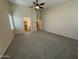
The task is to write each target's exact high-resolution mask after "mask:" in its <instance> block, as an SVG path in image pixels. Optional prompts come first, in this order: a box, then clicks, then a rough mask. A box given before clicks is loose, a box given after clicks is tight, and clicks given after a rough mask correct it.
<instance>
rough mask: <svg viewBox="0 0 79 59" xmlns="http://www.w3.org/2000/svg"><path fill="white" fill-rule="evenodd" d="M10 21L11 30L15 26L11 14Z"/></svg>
mask: <svg viewBox="0 0 79 59" xmlns="http://www.w3.org/2000/svg"><path fill="white" fill-rule="evenodd" d="M9 22H10V27H11V30H13V29H14V26H13V20H12V16H11V15H9Z"/></svg>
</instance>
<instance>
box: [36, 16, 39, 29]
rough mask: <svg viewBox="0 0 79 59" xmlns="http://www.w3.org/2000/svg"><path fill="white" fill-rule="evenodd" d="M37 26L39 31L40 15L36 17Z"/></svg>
mask: <svg viewBox="0 0 79 59" xmlns="http://www.w3.org/2000/svg"><path fill="white" fill-rule="evenodd" d="M36 28H37V31H40V19H39V17H37V19H36Z"/></svg>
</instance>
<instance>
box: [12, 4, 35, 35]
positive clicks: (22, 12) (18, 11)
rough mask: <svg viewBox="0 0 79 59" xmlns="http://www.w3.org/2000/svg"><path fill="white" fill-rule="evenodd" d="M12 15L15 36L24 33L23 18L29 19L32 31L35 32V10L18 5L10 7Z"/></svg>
mask: <svg viewBox="0 0 79 59" xmlns="http://www.w3.org/2000/svg"><path fill="white" fill-rule="evenodd" d="M12 11H13V12H12V13H13V19H14V25H15V32H16V34H20V33H24V23H23V18H24V17H30V18H31V20H32V31H36V23H35V20H36V13H35V10H33V9H31V8H29V7H26V6H20V5H14V4H13V5H12Z"/></svg>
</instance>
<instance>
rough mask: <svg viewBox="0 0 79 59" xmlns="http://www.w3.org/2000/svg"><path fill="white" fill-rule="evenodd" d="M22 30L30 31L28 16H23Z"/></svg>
mask: <svg viewBox="0 0 79 59" xmlns="http://www.w3.org/2000/svg"><path fill="white" fill-rule="evenodd" d="M23 21H24V31H25V32H31V19H30V17H24V18H23Z"/></svg>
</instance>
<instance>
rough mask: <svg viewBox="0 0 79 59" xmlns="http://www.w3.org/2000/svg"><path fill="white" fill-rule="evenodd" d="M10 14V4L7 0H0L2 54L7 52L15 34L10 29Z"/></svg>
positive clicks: (0, 53)
mask: <svg viewBox="0 0 79 59" xmlns="http://www.w3.org/2000/svg"><path fill="white" fill-rule="evenodd" d="M9 14H10V9H9V5H8V3H7V1H6V0H0V56H1V55H2V54H3V53H4V52H5V50H6V49H7V47H8V46H9V44H10V42H11V41H12V39H13V37H14V34H13V31H12V30H11V29H10V23H9V18H8V15H9Z"/></svg>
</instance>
